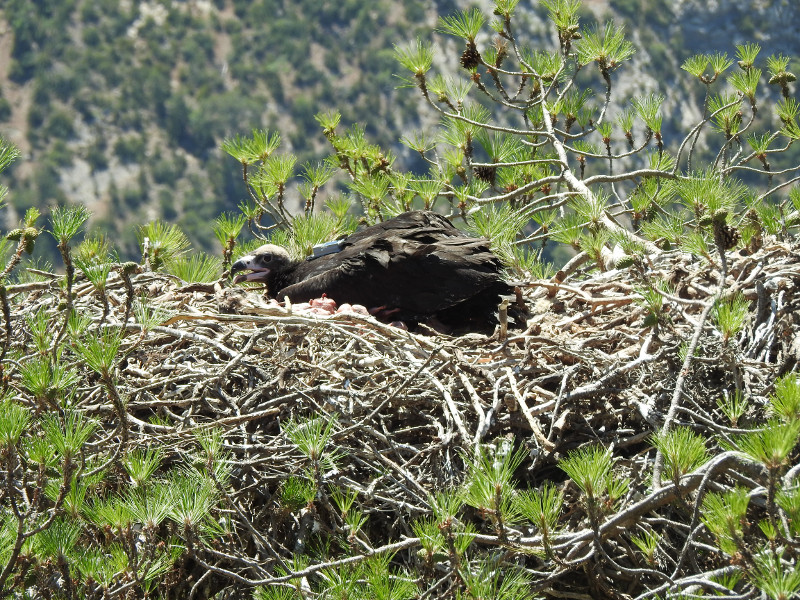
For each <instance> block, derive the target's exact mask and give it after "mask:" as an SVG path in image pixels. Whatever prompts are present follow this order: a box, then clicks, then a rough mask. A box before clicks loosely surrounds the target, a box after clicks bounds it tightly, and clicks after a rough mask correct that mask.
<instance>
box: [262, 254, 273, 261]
mask: <svg viewBox="0 0 800 600" xmlns="http://www.w3.org/2000/svg"><path fill="white" fill-rule="evenodd" d="M261 260H263V261H264V262H270V261H272V254H265V255H264V256H263V257H262V258H261Z"/></svg>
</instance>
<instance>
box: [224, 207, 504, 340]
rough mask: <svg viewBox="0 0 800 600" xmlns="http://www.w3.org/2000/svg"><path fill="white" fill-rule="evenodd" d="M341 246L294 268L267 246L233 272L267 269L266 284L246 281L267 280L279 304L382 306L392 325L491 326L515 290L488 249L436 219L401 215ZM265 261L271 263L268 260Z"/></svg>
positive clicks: (431, 215)
mask: <svg viewBox="0 0 800 600" xmlns="http://www.w3.org/2000/svg"><path fill="white" fill-rule="evenodd" d="M341 247H342V250H341V251H340V252H338V253H335V254H328V255H325V256H321V257H319V258H315V259H312V260H306V261H299V262H291V261H288V260H287V258H286V257H281V258H280V259H278V257H276V256H274V255H275V253H276V250H277V249H276V247H274V246H263V247H262V248H259V249H258V250H256V251H255V252H254V253H253V254H252V255H250V256H248V257H243V258H242V259H240V260H239V261H237V263H235V264H234V265H233V267H232V269H231V272H232V273H234V272H236V271H241V270H246V269H252V268H259V267H263V268H269V269H270V271H269V273H266V274H265V276H264V277H261V276H259V275H258V274H251V275H250V276H248V279H249V280H251V281H252V280H264V281H266V283H267V291H268V292H269V294H270V296H272V297H275V298H277V299H279V300H282V299H283V298H284V297H288V298H289V299H290V300H291V301H292V302H303V301H307V300H310V299H312V298H318V297H320V296H321V295H322V294H327V296H328V297H330V298H333V299H334V300H336V302H338V303H340V304H341V303H344V302H350V303H352V304H363V305H364V306H366V307H367V308H370V309H374V308H378V307H380V308H381V309H384V311H385V312H386V313H387V314H389V313H390V312H391V316H392V318H397V319H404V320H412V321H416V320H424V319H426V318H429V317H436V318H438V319H440V320H442V321H443V322H445V323H448V324H452V325H454V326H459V325H461V324H464V325H466V324H467V323H468V322H470V321H474V320H475V319H477V320H479V321H484V322H486V323H487V324H488V322H489V321H491V320H493V319H492V315H493V314H494V313H495V312H496V310H497V305H498V304H499V302H500V298H499V295H500V294H507V293H510V291H511V288H510V286H509V284H507V283H506V282H504V281H503V279H502V278H501V271H502V265H501V264H500V261H499V260H498V259H497V257H496V256H495V255H494V254H493V253H492V252H491V250H490V249H489V242H488V241H487V240H486V239H483V238H474V237H469V236H467V235H465V234H464V233H462V232H461V231H459V230H458V229H456V228H455V227H454V226H453V225H452V224H451V223H450V222H449V221H448V220H447V219H446V218H444V217H443V216H441V215H439V214H437V213H433V212H428V211H414V212H407V213H404V214H402V215H399V216H398V217H395V218H393V219H389V220H387V221H384V222H383V223H379V224H377V225H373V226H371V227H367V228H365V229H362V230H361V231H358V232H356V233H354V234H353V235H351V236H349V237H348V238H346V239H345V240H344V241H343V243H342V244H341ZM265 248H266V250H264V249H265ZM264 254H272V256H270V258H269V260H268V261H263V255H264ZM276 260H277V263H276V262H274V261H276ZM271 264H272V265H273V267H270V266H269V265H271Z"/></svg>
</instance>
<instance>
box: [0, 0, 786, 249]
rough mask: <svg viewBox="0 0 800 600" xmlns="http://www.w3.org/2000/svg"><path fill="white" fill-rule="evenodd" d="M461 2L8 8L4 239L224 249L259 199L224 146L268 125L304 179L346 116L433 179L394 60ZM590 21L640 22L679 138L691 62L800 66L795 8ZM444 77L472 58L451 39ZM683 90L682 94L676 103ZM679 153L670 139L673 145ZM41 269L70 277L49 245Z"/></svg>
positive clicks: (647, 73)
mask: <svg viewBox="0 0 800 600" xmlns="http://www.w3.org/2000/svg"><path fill="white" fill-rule="evenodd" d="M457 5H458V3H456V2H444V1H441V2H437V3H434V4H431V3H428V2H422V1H421V0H410V1H406V2H390V1H388V0H380V1H375V2H359V1H355V0H352V1H348V2H339V1H331V0H323V1H311V0H309V1H305V0H300V1H294V2H288V1H285V0H256V1H235V2H234V1H231V0H227V1H225V0H217V1H214V2H212V1H210V0H209V1H192V2H127V3H126V2H122V3H121V2H114V1H110V2H108V1H106V2H104V1H100V2H94V1H88V0H64V1H62V0H8V2H4V3H3V6H2V7H0V32H2V33H0V134H3V135H4V136H5V137H7V138H9V139H10V140H11V141H13V142H14V143H15V144H16V145H17V146H18V147H20V149H21V150H22V152H23V156H22V158H21V159H20V160H18V161H17V162H16V163H15V165H14V166H13V168H12V169H11V170H10V171H7V172H6V175H7V176H8V177H7V178H6V183H10V187H11V188H12V190H13V193H12V194H11V195H10V197H9V202H10V204H11V208H12V209H13V210H10V211H7V221H8V223H7V224H8V225H9V226H11V225H12V224H13V223H14V222H15V221H16V219H18V218H19V217H21V216H22V214H23V213H24V212H25V210H27V209H28V208H30V207H37V208H39V209H40V210H41V211H42V212H43V213H44V214H45V217H47V213H48V210H49V208H50V207H51V206H53V205H55V204H59V205H63V204H65V203H76V202H77V203H82V204H85V205H87V206H88V207H89V208H90V209H91V210H92V212H93V221H92V223H93V226H95V227H96V229H97V230H98V231H104V232H107V233H109V234H111V235H113V237H114V239H115V240H117V242H118V244H117V245H118V247H119V250H120V251H121V252H122V255H123V256H125V257H126V258H135V256H136V254H137V248H136V238H135V226H136V225H140V224H143V223H144V222H147V221H150V220H153V219H156V218H161V219H165V220H167V221H169V222H173V223H178V224H180V226H181V227H182V228H183V229H184V231H186V233H187V234H188V235H189V237H190V239H191V240H192V242H193V244H194V245H195V247H197V248H198V249H202V250H206V251H209V250H212V249H213V243H212V239H211V236H210V231H209V228H208V223H209V222H210V221H212V220H213V219H214V218H215V217H216V216H217V215H218V214H219V213H221V212H223V211H226V210H227V211H230V210H235V209H236V207H237V206H238V204H239V203H240V202H241V201H242V200H243V199H244V198H245V196H246V194H245V192H244V189H243V187H242V185H241V181H240V179H239V177H238V174H237V171H236V165H235V163H233V162H232V161H231V160H230V159H226V157H225V156H224V155H223V153H221V152H220V151H219V145H220V143H221V142H222V140H223V139H224V138H226V137H229V136H232V135H234V134H236V133H241V132H244V131H249V130H250V129H251V128H253V127H263V128H268V129H270V130H274V131H279V132H280V133H281V134H282V135H283V139H284V149H286V150H288V151H291V152H293V153H295V154H296V155H297V157H298V165H301V164H303V163H304V162H305V161H307V160H319V159H321V158H323V157H324V156H325V154H326V151H327V146H326V142H325V139H324V137H323V136H322V135H321V130H320V128H319V126H318V124H317V123H316V121H315V120H314V118H313V117H314V115H315V114H317V113H319V112H321V111H324V110H329V109H337V110H339V111H341V113H342V122H343V123H344V124H345V125H347V126H349V125H350V124H352V123H361V124H362V125H363V126H364V127H365V130H366V131H367V133H368V134H369V137H370V139H371V140H372V141H373V142H374V143H378V144H380V145H381V146H382V147H385V148H387V149H390V150H392V151H393V152H394V153H395V154H397V155H398V157H399V160H400V161H401V162H402V163H403V164H405V165H406V166H407V167H414V168H417V169H418V168H419V167H420V165H419V164H418V163H417V162H416V160H415V158H414V153H412V152H410V151H408V150H407V149H405V148H404V147H403V146H402V145H401V144H400V143H399V138H400V137H401V135H402V132H404V131H407V130H409V129H414V128H417V127H422V128H429V127H430V126H431V125H432V124H433V123H435V120H436V117H435V116H434V115H433V114H432V113H431V112H430V111H426V110H423V109H421V108H420V106H419V104H418V103H417V102H416V100H415V99H414V97H413V95H412V94H410V93H409V92H408V90H405V89H399V90H398V89H396V87H397V85H398V84H399V83H400V82H399V80H398V79H397V77H395V74H397V73H399V69H398V66H397V63H396V61H395V60H394V58H393V47H394V46H395V45H402V44H403V43H404V42H405V41H406V40H411V39H414V38H415V37H417V36H418V35H422V36H423V37H427V36H429V35H430V34H429V32H430V29H431V27H432V26H434V25H435V23H436V19H437V16H438V15H440V14H441V15H446V14H449V13H451V12H452V11H453V10H455V8H457ZM581 11H582V12H581V14H582V16H583V17H584V19H594V18H601V19H602V18H605V17H607V16H616V18H617V19H618V21H620V22H627V23H628V25H629V27H628V31H629V32H630V33H631V35H633V39H634V41H635V42H636V44H637V47H638V50H639V51H638V54H637V56H636V57H634V59H633V62H632V64H631V66H630V67H629V68H628V69H627V70H626V73H625V75H624V77H625V79H626V81H627V83H626V84H625V85H626V87H627V89H628V92H629V94H630V95H634V94H636V93H639V92H640V91H642V90H645V91H652V92H658V91H660V92H661V93H662V94H664V95H666V101H665V106H664V111H663V114H664V126H665V130H667V131H669V132H678V131H682V130H683V126H682V125H683V121H684V119H685V118H687V117H694V116H697V114H698V111H699V110H700V108H699V105H700V103H701V102H702V95H701V94H700V91H698V89H697V88H691V87H686V86H684V85H683V82H684V80H683V78H682V77H680V69H679V66H680V64H681V63H682V61H683V60H684V59H685V58H687V57H688V56H689V55H690V54H691V53H693V52H714V51H718V50H720V51H726V52H732V51H733V47H734V44H737V43H744V42H747V41H754V42H759V43H760V44H762V46H763V47H764V51H765V52H778V51H781V52H783V53H785V54H788V55H790V56H793V55H796V54H797V50H798V49H797V48H796V47H792V44H794V43H795V41H794V40H793V39H792V38H790V37H786V36H783V35H781V34H780V30H779V28H775V27H773V26H772V24H774V23H782V25H783V27H785V28H791V27H792V24H793V23H794V24H797V22H798V19H800V11H798V9H797V7H796V6H794V5H793V4H792V3H785V2H783V3H782V2H778V1H775V2H758V3H754V2H751V1H749V0H748V1H744V0H742V1H739V2H734V3H730V2H728V3H724V7H722V8H715V7H714V6H707V5H706V3H704V2H692V1H687V2H680V3H675V2H672V1H671V0H670V1H666V0H624V1H623V0H614V1H610V2H606V1H602V2H599V1H592V2H588V3H587V5H586V7H583V8H582V9H581ZM519 12H522V13H523V14H524V18H522V19H519V24H518V27H520V31H521V32H522V33H524V34H525V35H526V36H528V37H529V38H530V39H531V41H532V42H533V43H535V44H536V45H537V46H540V47H546V46H547V45H548V44H550V43H551V42H552V32H551V30H550V29H548V27H547V23H546V20H545V19H544V15H543V13H542V11H539V10H535V9H534V8H532V7H528V6H524V5H523V6H520V10H519ZM437 39H438V40H439V42H440V43H442V44H444V45H445V47H446V48H448V49H449V50H448V51H449V53H450V56H449V57H447V61H446V63H447V64H448V65H449V66H448V67H447V70H449V71H455V68H456V66H457V62H456V61H457V57H458V54H459V53H460V50H458V49H456V48H455V47H453V46H452V42H450V41H448V40H447V38H446V37H444V36H441V35H440V36H437ZM678 90H680V92H679V93H677V92H678ZM667 142H668V144H671V143H673V142H674V138H672V137H669V136H668V137H667ZM42 242H43V243H41V246H40V248H39V250H38V251H37V253H38V255H40V256H41V257H42V260H46V261H48V262H50V263H52V262H54V261H55V262H57V255H58V253H57V251H56V249H55V248H54V247H53V245H52V244H51V243H50V242H45V241H44V240H43V241H42Z"/></svg>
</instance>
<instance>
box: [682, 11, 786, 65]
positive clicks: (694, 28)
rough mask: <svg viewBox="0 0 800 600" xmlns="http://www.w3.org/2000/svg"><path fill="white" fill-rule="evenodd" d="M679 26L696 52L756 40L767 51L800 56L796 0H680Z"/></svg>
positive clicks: (725, 47) (686, 44)
mask: <svg viewBox="0 0 800 600" xmlns="http://www.w3.org/2000/svg"><path fill="white" fill-rule="evenodd" d="M672 11H673V13H674V15H675V28H676V29H677V30H678V31H680V33H681V34H682V37H683V40H684V43H685V47H686V48H688V49H690V50H692V51H693V52H713V51H719V50H728V49H730V48H732V47H734V46H735V45H736V44H743V43H746V42H756V43H758V44H760V45H761V47H762V49H763V51H764V52H765V53H766V54H772V53H776V54H777V53H783V54H785V55H787V56H792V55H795V56H796V55H800V37H799V36H798V32H800V3H798V2H796V0H676V1H675V2H674V4H673V5H672Z"/></svg>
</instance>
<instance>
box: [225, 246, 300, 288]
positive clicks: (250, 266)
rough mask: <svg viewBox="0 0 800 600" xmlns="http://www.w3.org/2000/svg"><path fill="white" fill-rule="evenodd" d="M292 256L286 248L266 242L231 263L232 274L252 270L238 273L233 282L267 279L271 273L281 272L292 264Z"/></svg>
mask: <svg viewBox="0 0 800 600" xmlns="http://www.w3.org/2000/svg"><path fill="white" fill-rule="evenodd" d="M292 263H293V261H292V258H291V257H290V256H289V253H288V252H287V251H286V249H285V248H281V247H280V246H276V245H275V244H264V245H263V246H261V247H260V248H257V249H255V250H253V251H252V252H250V253H249V254H246V255H244V256H242V257H240V258H239V260H237V261H236V262H235V263H233V264H232V265H231V275H236V273H239V272H240V271H250V272H249V273H244V274H241V275H236V277H235V278H234V280H233V282H234V283H241V282H242V281H267V279H268V278H269V277H270V275H271V274H273V275H274V274H275V273H280V272H281V271H283V270H284V269H287V268H288V267H290V266H291V265H292Z"/></svg>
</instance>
